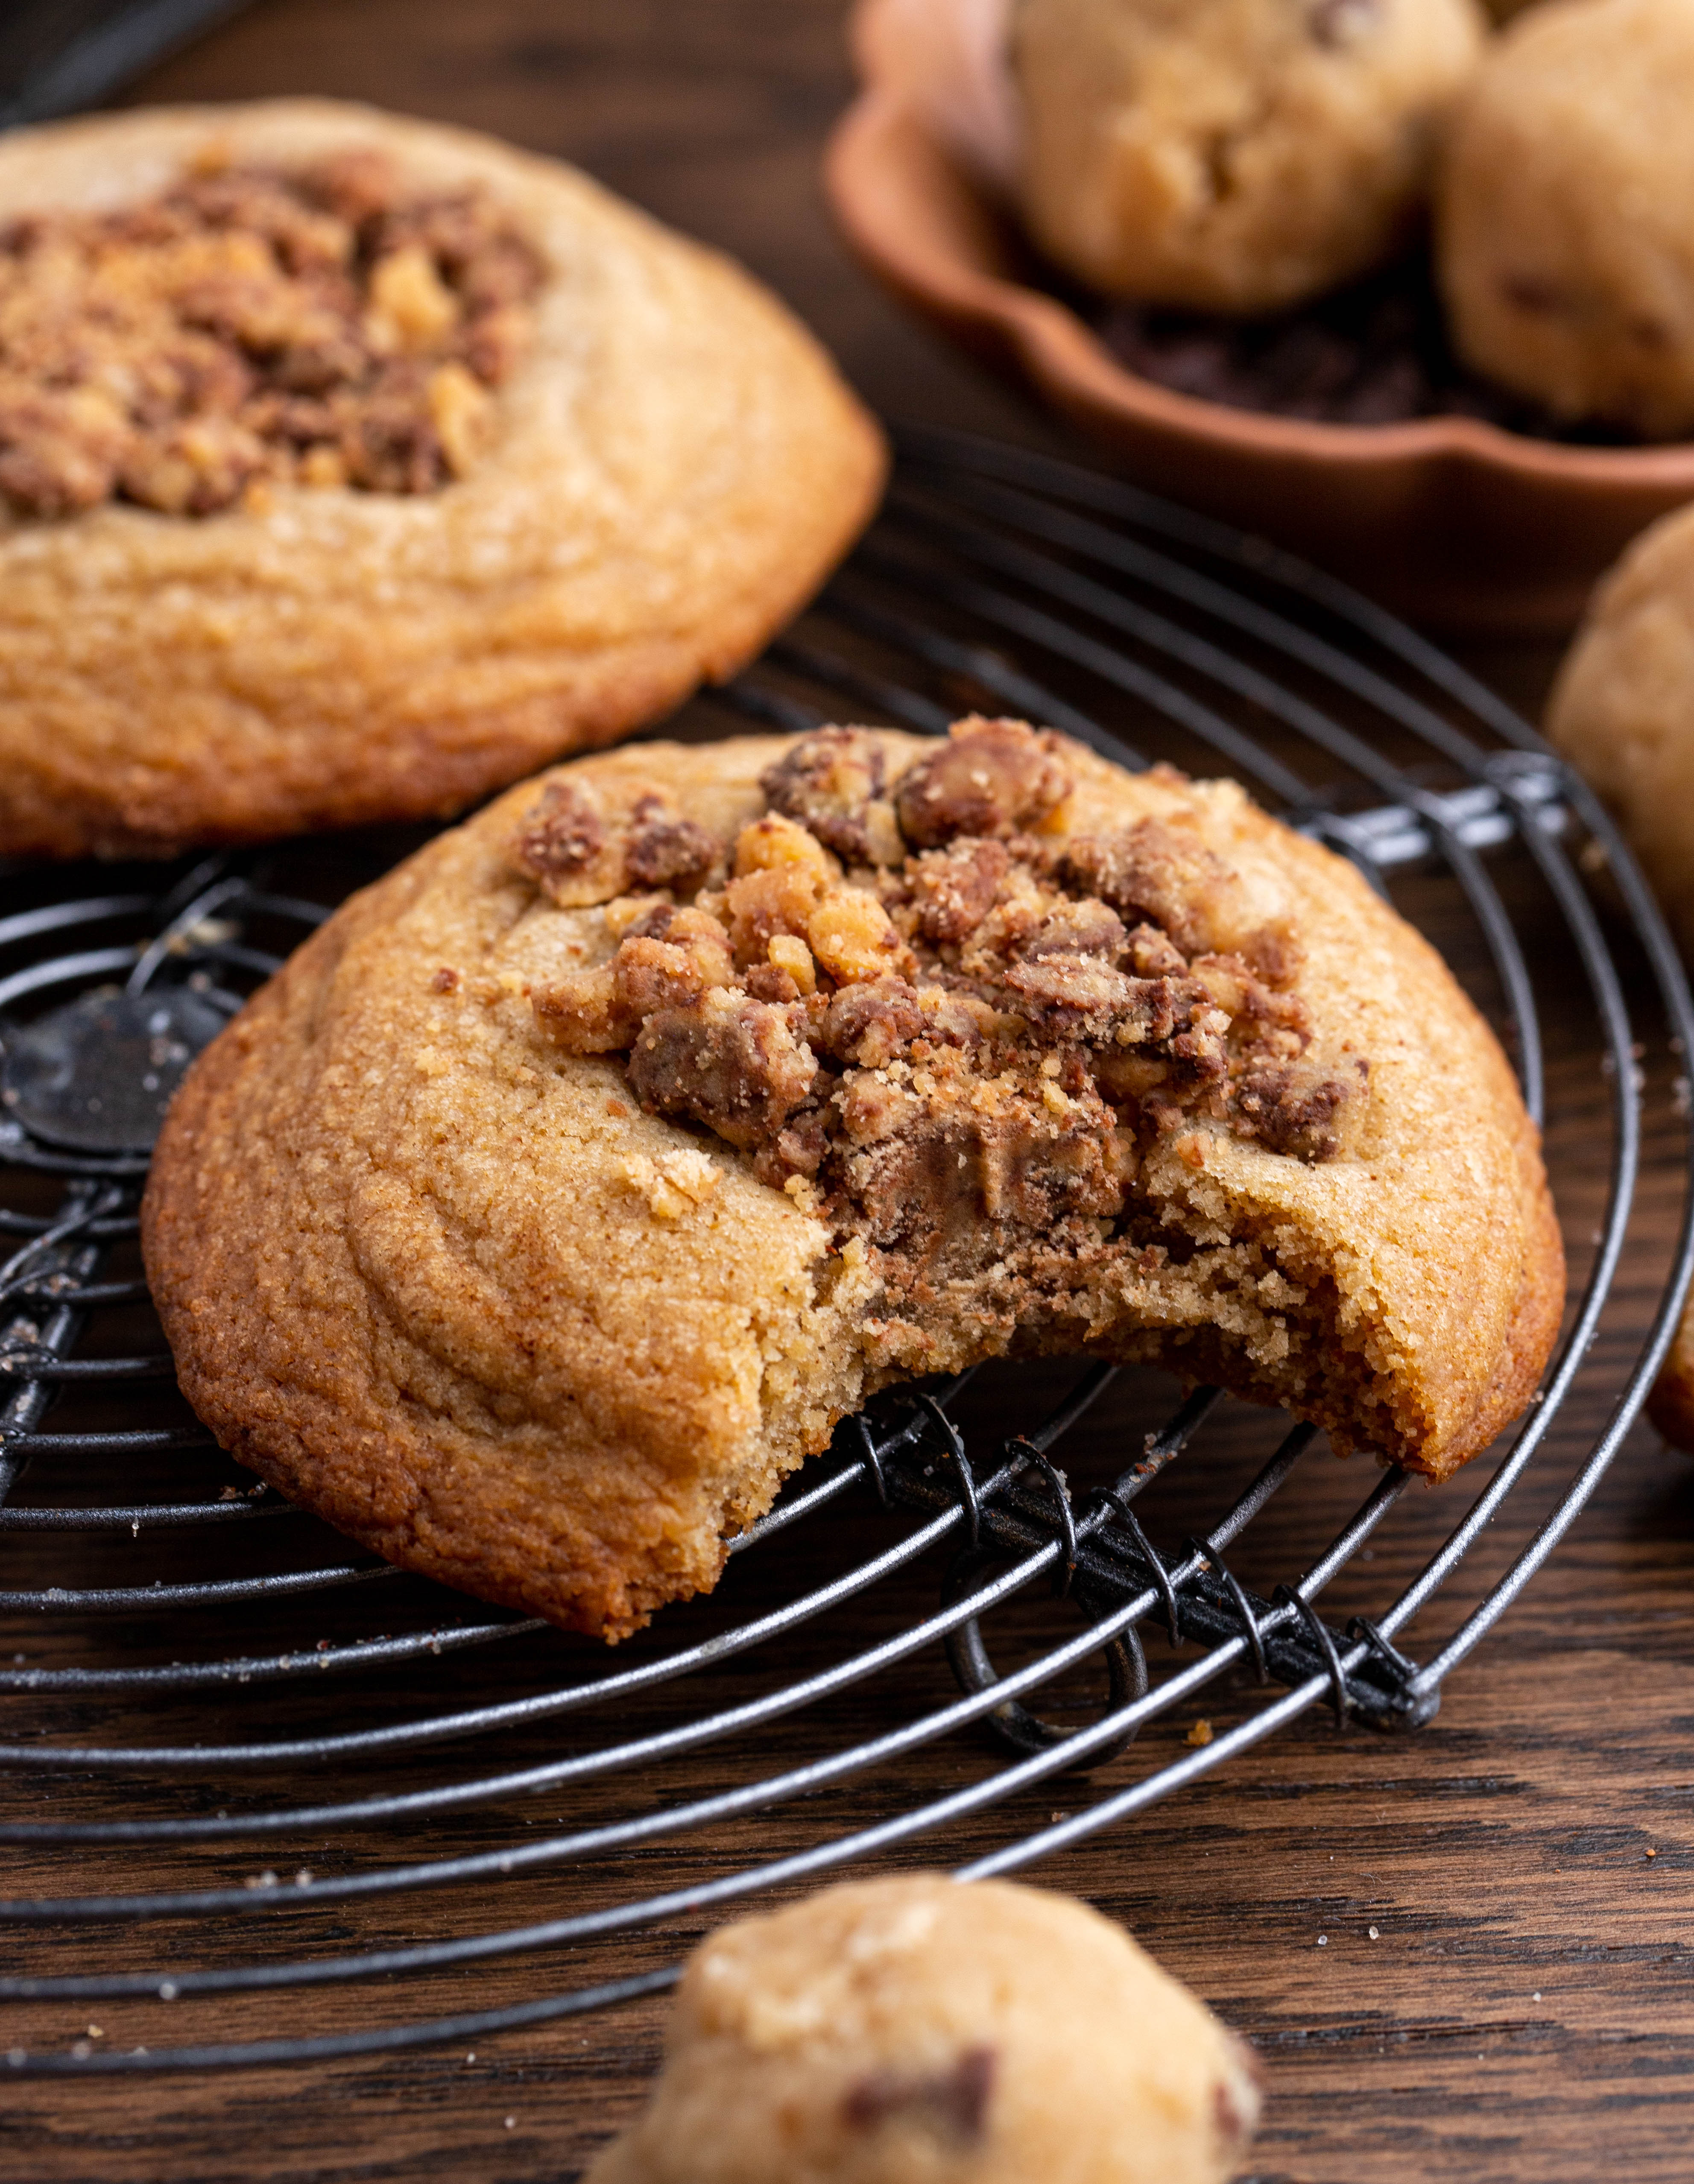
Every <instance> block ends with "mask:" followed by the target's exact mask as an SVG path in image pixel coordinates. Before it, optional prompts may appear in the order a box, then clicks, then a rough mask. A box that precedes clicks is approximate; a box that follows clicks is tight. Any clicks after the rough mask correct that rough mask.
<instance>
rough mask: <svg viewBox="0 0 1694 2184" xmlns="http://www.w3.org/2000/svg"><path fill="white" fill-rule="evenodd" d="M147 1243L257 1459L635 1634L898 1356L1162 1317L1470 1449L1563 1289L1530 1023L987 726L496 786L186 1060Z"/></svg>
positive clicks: (635, 765) (717, 1558)
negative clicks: (471, 813)
mask: <svg viewBox="0 0 1694 2184" xmlns="http://www.w3.org/2000/svg"><path fill="white" fill-rule="evenodd" d="M143 1239H144V1245H145V1249H146V1252H147V1262H148V1273H149V1275H150V1277H151V1279H152V1282H153V1291H154V1295H155V1296H156V1298H157V1300H158V1302H159V1310H160V1312H161V1314H162V1316H163V1318H164V1327H165V1331H166V1333H167V1334H168V1336H169V1338H170V1344H171V1346H172V1349H173V1350H174V1351H175V1352H176V1360H177V1364H178V1368H179V1371H180V1373H181V1381H182V1385H183V1388H184V1390H186V1392H187V1396H188V1398H189V1400H190V1401H192V1403H193V1405H194V1406H195V1407H196V1409H197V1410H198V1412H200V1414H201V1416H202V1417H203V1418H204V1419H205V1420H206V1421H207V1423H208V1424H209V1425H210V1426H211V1428H212V1429H213V1430H214V1431H215V1433H216V1435H218V1437H219V1439H220V1440H221V1441H222V1442H223V1443H224V1444H225V1446H226V1447H228V1448H230V1449H231V1451H234V1453H235V1454H237V1456H238V1457H240V1458H241V1459H242V1461H243V1462H244V1463H249V1464H251V1465H252V1466H253V1467H254V1468H255V1469H257V1470H259V1471H260V1472H261V1473H263V1474H264V1475H265V1477H266V1478H268V1479H271V1480H273V1481H274V1482H275V1483H276V1485H279V1486H280V1487H281V1489H282V1490H283V1491H284V1492H286V1493H287V1494H288V1495H290V1496H293V1497H294V1498H296V1499H298V1500H299V1501H301V1502H304V1503H306V1504H308V1505H309V1507H312V1508H314V1509H315V1510H317V1511H318V1512H319V1513H320V1514H322V1515H324V1516H325V1517H326V1518H328V1519H329V1520H330V1521H331V1522H332V1524H337V1525H338V1526H340V1527H341V1529H343V1530H344V1531H347V1532H350V1533H352V1534H353V1535H354V1536H355V1537H356V1538H358V1539H360V1540H362V1541H365V1542H366V1543H367V1544H368V1545H370V1546H373V1547H375V1548H376V1549H377V1550H378V1551H379V1552H381V1553H382V1554H385V1555H387V1556H388V1557H391V1558H392V1559H393V1561H395V1562H398V1563H404V1564H405V1565H407V1566H408V1567H410V1568H415V1569H419V1570H422V1571H424V1572H426V1574H429V1575H431V1576H432V1577H437V1578H440V1579H442V1580H445V1581H446V1582H447V1583H449V1584H450V1585H460V1586H463V1587H464V1588H465V1590H466V1591H471V1592H474V1593H478V1594H481V1595H482V1596H485V1597H487V1598H489V1599H495V1600H501V1601H506V1602H511V1603H512V1604H514V1605H518V1606H521V1607H524V1608H526V1609H527V1610H528V1611H529V1612H530V1613H539V1614H542V1615H546V1616H549V1617H551V1618H552V1619H554V1621H556V1622H559V1623H562V1624H569V1625H571V1626H574V1627H577V1628H580V1629H584V1630H599V1631H603V1632H605V1635H608V1636H610V1637H616V1636H618V1635H621V1634H623V1633H624V1632H627V1631H628V1630H632V1629H633V1628H635V1627H636V1626H637V1625H638V1624H639V1623H641V1622H642V1621H643V1620H644V1619H645V1618H646V1617H647V1616H648V1614H649V1613H650V1611H651V1610H652V1609H653V1608H654V1607H656V1606H658V1605H659V1604H660V1603H661V1602H664V1601H666V1600H668V1599H672V1598H675V1597H677V1596H679V1595H683V1594H686V1593H688V1592H692V1591H697V1590H699V1589H700V1588H702V1587H704V1586H708V1585H711V1584H712V1583H713V1582H714V1581H715V1580H716V1576H717V1574H718V1572H719V1570H720V1568H722V1561H723V1557H724V1552H725V1548H724V1544H723V1542H724V1537H725V1535H726V1534H727V1533H730V1532H733V1531H734V1530H735V1529H738V1527H740V1526H742V1525H744V1524H746V1523H747V1522H748V1521H749V1519H751V1518H755V1517H756V1516H757V1515H758V1514H759V1513H760V1512H761V1510H763V1509H764V1508H765V1507H766V1506H767V1505H768V1504H769V1502H770V1501H771V1499H772V1496H773V1495H774V1493H775V1492H776V1490H777V1485H778V1484H779V1482H780V1480H781V1479H782V1478H783V1474H785V1473H787V1472H788V1471H789V1470H791V1469H792V1468H794V1466H795V1465H796V1464H798V1463H800V1461H801V1459H802V1458H803V1457H805V1456H806V1455H808V1454H809V1453H811V1452H813V1451H816V1450H818V1449H821V1448H822V1447H823V1446H824V1445H825V1443H826V1442H827V1440H828V1437H829V1435H830V1431H831V1429H832V1428H833V1425H834V1424H835V1422H836V1421H837V1420H838V1419H839V1418H840V1417H841V1416H842V1415H843V1414H844V1413H845V1412H850V1411H851V1410H852V1409H853V1408H855V1407H856V1406H857V1405H858V1404H859V1403H860V1402H861V1400H862V1399H863V1398H864V1396H867V1394H869V1393H870V1392H872V1390H875V1389H877V1388H879V1387H882V1386H883V1385H887V1384H888V1383H889V1382H891V1381H894V1380H899V1379H904V1378H906V1377H909V1376H911V1375H913V1374H922V1373H942V1372H952V1371H955V1370H956V1369H958V1368H961V1367H962V1366H963V1365H964V1364H966V1363H967V1362H969V1361H972V1360H975V1359H980V1358H984V1357H995V1356H999V1355H1002V1354H1006V1353H1017V1354H1033V1353H1062V1354H1078V1355H1088V1356H1094V1357H1110V1358H1115V1359H1119V1360H1123V1361H1130V1360H1147V1361H1156V1362H1161V1363H1163V1364H1165V1365H1167V1366H1169V1367H1170V1368H1172V1369H1173V1370H1174V1371H1176V1372H1178V1373H1182V1374H1184V1375H1185V1376H1186V1377H1188V1378H1190V1379H1194V1380H1218V1381H1221V1382H1223V1384H1224V1385H1227V1386H1229V1387H1230V1388H1233V1389H1234V1390H1237V1391H1238V1392H1240V1394H1242V1395H1244V1396H1246V1397H1248V1398H1249V1399H1250V1400H1252V1401H1260V1402H1267V1403H1278V1404H1286V1405H1287V1406H1289V1407H1290V1409H1292V1410H1293V1411H1294V1412H1296V1414H1297V1415H1299V1416H1301V1417H1303V1418H1312V1419H1315V1420H1317V1421H1318V1422H1319V1423H1321V1424H1323V1425H1324V1426H1325V1427H1327V1428H1328V1429H1329V1434H1330V1435H1331V1438H1332V1440H1334V1442H1335V1445H1336V1446H1337V1447H1338V1449H1340V1450H1344V1451H1345V1450H1351V1449H1368V1450H1370V1451H1373V1452H1374V1453H1376V1454H1378V1455H1379V1456H1380V1457H1384V1458H1385V1459H1387V1460H1390V1461H1393V1462H1397V1463H1404V1464H1407V1465H1409V1466H1411V1467H1413V1468H1416V1469H1418V1470H1422V1471H1424V1472H1427V1473H1429V1474H1430V1475H1431V1476H1433V1477H1435V1478H1440V1477H1444V1476H1445V1475H1446V1474H1447V1473H1449V1472H1451V1471H1452V1470H1453V1469H1454V1468H1456V1467H1457V1465H1459V1464H1461V1463H1463V1462H1464V1461H1465V1460H1466V1459H1467V1458H1468V1457H1471V1456H1474V1454H1475V1453H1476V1452H1477V1451H1479V1449H1481V1448H1483V1447H1485V1446H1487V1444H1488V1443H1489V1442H1490V1441H1491V1440H1492V1439H1493V1437H1494V1435H1496V1433H1497V1432H1498V1431H1499V1430H1500V1429H1501V1428H1502V1426H1504V1425H1505V1424H1507V1422H1508V1421H1509V1420H1510V1419H1511V1418H1513V1417H1515V1416H1516V1415H1517V1413H1518V1412H1519V1411H1520V1410H1521V1409H1522V1408H1523V1407H1524V1404H1525V1403H1526V1402H1527V1401H1528V1400H1529V1398H1530V1393H1531V1391H1532V1390H1533V1389H1534V1387H1535V1384H1536V1380H1537V1379H1538V1377H1539V1374H1540V1372H1541V1366H1542V1363H1543V1362H1544V1361H1545V1358H1546V1354H1547V1351H1548V1348H1549V1346H1550V1345H1551V1343H1552V1338H1553V1334H1554V1332H1555V1329H1556V1328H1557V1323H1558V1318H1559V1312H1560V1307H1561V1303H1562V1299H1563V1262H1562V1259H1561V1256H1560V1250H1559V1242H1558V1236H1557V1229H1556V1227H1555V1224H1554V1221H1553V1216H1552V1206H1551V1204H1550V1202H1549V1200H1548V1197H1547V1193H1546V1184H1545V1181H1544V1178H1543V1176H1542V1171H1541V1157H1540V1154H1539V1151H1538V1149H1537V1145H1536V1139H1535V1131H1534V1129H1533V1128H1531V1126H1530V1123H1529V1121H1528V1119H1527V1117H1526V1116H1525V1114H1524V1109H1523V1107H1522V1106H1521V1104H1520V1102H1519V1100H1518V1094H1517V1090H1516V1088H1515V1085H1514V1084H1513V1078H1512V1077H1511V1074H1510V1072H1509V1071H1508V1069H1507V1066H1506V1063H1505V1061H1504V1060H1503V1058H1502V1056H1501V1054H1500V1052H1499V1050H1498V1048H1497V1047H1496V1045H1495V1043H1494V1040H1493V1039H1492V1038H1491V1035H1490V1034H1489V1033H1488V1031H1487V1030H1486V1028H1485V1026H1484V1025H1483V1023H1482V1022H1481V1019H1480V1018H1479V1017H1478V1016H1477V1014H1476V1012H1475V1011H1474V1009H1473V1008H1472V1007H1471V1006H1470V1004H1469V1002H1468V1001H1467V1000H1465V999H1464V997H1463V995H1461V993H1460V992H1459V990H1458V989H1457V987H1456V986H1455V984H1454V983H1453V982H1452V978H1451V977H1450V976H1449V975H1448V973H1447V972H1446V969H1445V967H1443V966H1442V964H1441V963H1440V961H1439V959H1438V958H1437V957H1436V956H1435V954H1434V953H1433V952H1432V951H1431V950H1430V949H1429V947H1428V946H1427V945H1426V944H1424V941H1423V940H1422V939H1419V938H1418V935H1417V934H1416V933H1413V931H1412V930H1411V929H1410V928H1409V927H1407V926H1406V925H1404V924H1402V923H1401V921H1400V920H1399V919H1398V918H1397V917H1396V916H1395V915H1394V914H1393V912H1392V911H1390V910H1388V909H1386V908H1385V907H1384V906H1383V905H1381V904H1380V903H1379V901H1378V900H1377V899H1376V898H1375V897H1374V895H1373V894H1371V892H1370V890H1369V889H1368V888H1367V886H1366V885H1365V883H1363V881H1362V879H1361V878H1360V877H1358V875H1357V873H1356V872H1353V871H1352V870H1351V867H1350V866H1347V865H1346V864H1345V863H1343V862H1342V861H1340V860H1339V859H1338V858H1336V857H1335V856H1332V855H1330V854H1329V852H1328V851H1327V850H1323V849H1321V848H1319V847H1318V846H1317V845H1316V844H1312V843H1311V842H1309V841H1307V840H1306V839H1305V838H1302V837H1301V836H1298V835H1296V834H1294V833H1290V832H1289V831H1288V830H1287V829H1286V828H1284V827H1281V826H1279V825H1278V824H1277V823H1276V822H1273V821H1272V820H1270V819H1268V818H1267V817H1266V816H1264V815H1263V814H1262V813H1261V812H1259V811H1257V810H1256V809H1255V808H1254V807H1253V805H1251V804H1250V803H1249V801H1248V800H1247V799H1246V797H1245V795H1244V794H1243V793H1242V792H1241V790H1240V788H1237V787H1236V786H1235V785H1234V783H1229V782H1218V783H1207V784H1198V785H1196V784H1193V783H1189V782H1188V781H1186V780H1184V778H1183V777H1180V776H1179V775H1176V774H1173V773H1171V772H1168V771H1163V770H1156V771H1155V772H1151V773H1149V774H1143V775H1139V776H1136V775H1131V774H1128V773H1126V772H1123V771H1122V770H1121V769H1120V768H1118V767H1117V766H1111V765H1108V764H1107V763H1106V761H1105V760H1102V759H1100V758H1097V757H1095V755H1093V754H1092V753H1090V752H1089V751H1088V750H1086V749H1084V748H1082V747H1081V746H1080V745H1078V744H1073V743H1070V742H1068V741H1067V740H1066V739H1065V738H1062V737H1059V736H1056V735H1053V734H1038V733H1036V732H1035V731H1034V730H1033V729H1031V728H1028V727H1025V726H1023V725H1022V724H1021V723H1017V722H1006V721H981V720H972V721H966V722H963V723H961V724H960V726H959V727H957V728H956V730H955V733H954V735H953V737H952V738H950V739H949V740H944V741H941V742H939V743H937V742H933V741H928V740H925V739H923V738H917V737H912V736H907V735H900V734H896V733H891V732H883V731H880V730H878V731H869V730H857V729H827V730H823V731H821V732H819V733H816V734H813V735H811V736H807V737H805V738H800V739H798V740H794V739H788V740H783V739H774V738H765V737H755V738H742V739H738V740H736V741H733V742H727V743H722V744H713V745H710V746H707V747H702V748H693V749H680V748H676V747H670V746H666V745H663V744H649V745H644V746H642V747H639V748H636V749H629V750H626V751H620V752H615V753H610V754H607V755H603V756H599V757H597V758H593V759H590V760H582V761H581V762H579V763H577V765H574V766H568V767H566V768H564V769H562V770H560V771H559V772H555V773H554V774H552V775H550V776H549V777H545V778H544V779H543V780H541V781H538V782H532V783H526V784H525V785H524V786H523V787H521V788H518V789H515V790H514V791H512V792H511V793H510V794H509V795H507V796H505V797H504V798H503V799H500V800H499V802H498V803H496V804H494V805H492V806H491V807H490V808H489V809H488V811H483V812H482V813H479V814H478V815H477V816H476V818H474V819H473V820H471V822H469V823H468V824H467V825H465V826H464V827H461V828H460V829H459V830H458V831H457V832H455V833H449V834H446V835H444V836H443V837H441V838H439V839H437V841H435V842H433V843H432V844H430V845H429V846H428V847H427V848H426V849H424V850H421V851H420V852H419V853H418V854H417V855H415V856H414V857H413V858H411V859H410V861H408V862H407V863H406V864H404V865H403V866H401V867H400V868H399V869H398V871H397V872H394V873H393V874H392V875H391V876H390V877H388V878H387V879H386V880H384V881H382V882H381V883H379V884H378V885H377V886H376V887H374V888H371V889H368V890H366V892H365V893H364V894H360V895H358V896H355V897H354V899H353V900H351V901H350V902H348V904H347V905H345V906H344V907H343V909H342V910H341V911H339V912H338V913H337V915H336V916H335V917H333V918H332V920H331V921H330V922H328V924H326V926H325V927H324V928H322V929H321V930H320V932H319V933H317V934H316V935H315V937H314V938H313V939H311V940H310V941H309V942H308V943H307V944H306V945H305V946H304V948H303V949H302V950H300V951H299V953H298V955H297V956H294V958H293V960H292V961H290V963H289V964H288V965H287V967H286V968H285V969H284V970H283V971H282V972H281V973H280V974H279V976H278V977H277V978H275V979H274V980H273V981H272V982H271V983H270V985H269V986H267V987H266V988H265V989H264V990H263V991H262V992H261V993H260V994H259V995H257V996H256V997H255V998H254V1000H253V1001H252V1002H251V1003H249V1005H248V1007H247V1008H246V1009H245V1010H244V1011H242V1015H241V1016H240V1017H238V1018H237V1020H236V1021H235V1022H234V1023H233V1024H232V1025H231V1027H230V1028H229V1029H228V1031H227V1032H226V1033H225V1034H223V1035H222V1036H221V1037H220V1039H218V1040H217V1041H216V1042H215V1044H214V1045H212V1046H211V1047H210V1048H209V1050H207V1052H206V1053H205V1054H204V1055H203V1056H202V1057H201V1058H200V1060H199V1061H198V1063H197V1064H196V1065H195V1067H194V1068H193V1070H192V1072H191V1073H190V1075H189V1077H188V1078H187V1082H186V1083H185V1084H184V1086H183V1089H182V1090H181V1093H180V1094H179V1095H178V1096H177V1099H176V1102H175V1104H174V1105H173V1106H172V1107H171V1109H170V1114H169V1116H168V1117H167V1119H166V1123H165V1126H164V1133H163V1135H162V1137H161V1139H160V1141H159V1150H158V1153H157V1156H156V1158H155V1161H154V1163H153V1177H152V1181H151V1183H150V1184H149V1187H148V1196H147V1201H146V1204H145V1206H144V1208H143Z"/></svg>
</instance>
